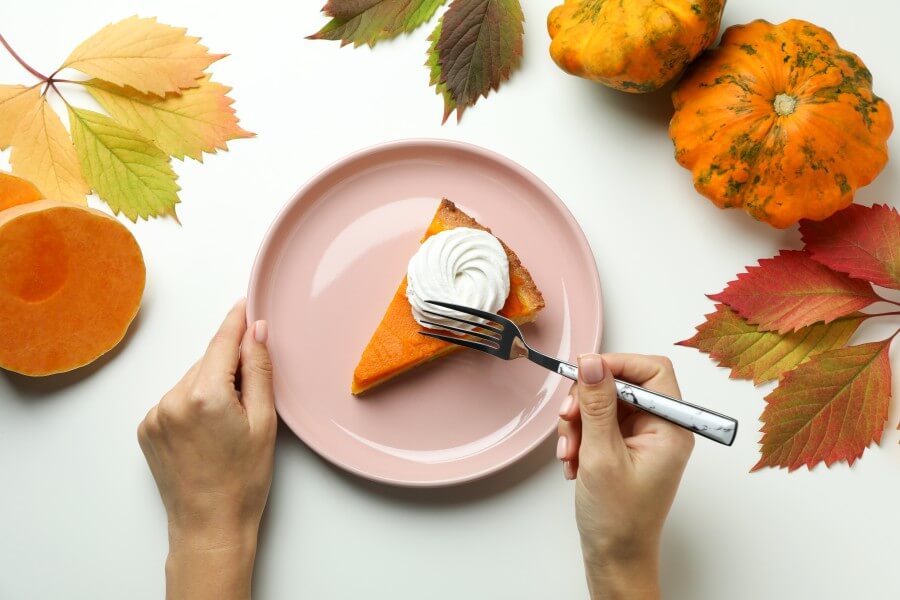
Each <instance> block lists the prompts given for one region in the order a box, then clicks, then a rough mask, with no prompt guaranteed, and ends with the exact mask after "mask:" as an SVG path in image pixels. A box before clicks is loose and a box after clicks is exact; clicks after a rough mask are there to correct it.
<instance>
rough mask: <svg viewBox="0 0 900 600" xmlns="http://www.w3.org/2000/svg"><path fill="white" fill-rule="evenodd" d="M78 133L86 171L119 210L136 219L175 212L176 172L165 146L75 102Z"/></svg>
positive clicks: (74, 132) (75, 130)
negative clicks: (158, 145)
mask: <svg viewBox="0 0 900 600" xmlns="http://www.w3.org/2000/svg"><path fill="white" fill-rule="evenodd" d="M69 125H70V127H71V128H72V139H73V140H74V141H75V149H76V151H77V153H78V160H79V161H80V162H81V168H82V170H83V171H84V176H85V177H86V178H87V180H88V181H89V182H90V184H91V187H93V188H94V189H95V190H96V191H97V195H98V196H100V198H101V199H103V200H104V201H105V202H106V203H107V204H108V205H109V207H110V208H111V209H112V211H113V213H115V214H119V212H120V211H121V212H123V213H125V216H126V217H128V218H129V219H131V220H132V221H137V219H138V217H140V218H142V219H148V218H150V217H158V216H162V215H169V216H172V217H175V218H176V219H177V216H176V215H175V205H176V204H178V203H179V202H180V200H179V199H178V190H179V189H180V188H179V187H178V184H177V183H175V179H176V177H177V176H176V175H175V172H174V171H173V170H172V166H171V165H170V164H169V157H168V155H166V153H165V152H163V151H162V150H160V149H159V148H157V147H156V146H154V145H153V142H151V141H150V140H148V139H147V138H145V137H144V136H142V135H140V134H139V133H137V132H135V131H132V130H130V129H127V128H125V127H122V126H121V125H120V124H118V123H116V122H115V121H113V120H112V119H110V118H109V117H107V116H106V115H101V114H100V113H97V112H94V111H92V110H85V109H83V108H74V107H72V106H69Z"/></svg>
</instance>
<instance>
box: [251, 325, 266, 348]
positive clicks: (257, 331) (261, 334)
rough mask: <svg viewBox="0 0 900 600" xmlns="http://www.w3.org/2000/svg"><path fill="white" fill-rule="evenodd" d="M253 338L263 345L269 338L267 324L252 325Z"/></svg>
mask: <svg viewBox="0 0 900 600" xmlns="http://www.w3.org/2000/svg"><path fill="white" fill-rule="evenodd" d="M253 338H254V339H255V340H256V342H257V343H259V344H265V343H266V340H267V339H268V338H269V324H268V323H266V322H265V321H257V322H256V323H254V324H253Z"/></svg>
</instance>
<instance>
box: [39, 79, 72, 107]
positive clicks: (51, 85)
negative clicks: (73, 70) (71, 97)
mask: <svg viewBox="0 0 900 600" xmlns="http://www.w3.org/2000/svg"><path fill="white" fill-rule="evenodd" d="M57 81H59V80H58V79H53V78H52V77H51V78H50V79H48V80H47V88H48V89H49V88H53V91H54V92H56V95H57V96H59V97H60V99H61V100H62V101H63V102H64V103H65V105H66V106H68V107H69V108H72V105H71V104H69V102H68V100H66V97H65V96H63V95H62V92H60V91H59V88H58V87H56V82H57ZM44 93H45V94H46V93H47V90H44Z"/></svg>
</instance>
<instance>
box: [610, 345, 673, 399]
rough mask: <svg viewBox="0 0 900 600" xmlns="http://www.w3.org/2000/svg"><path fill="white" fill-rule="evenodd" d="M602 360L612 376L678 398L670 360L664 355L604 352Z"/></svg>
mask: <svg viewBox="0 0 900 600" xmlns="http://www.w3.org/2000/svg"><path fill="white" fill-rule="evenodd" d="M603 360H604V362H605V363H606V366H607V367H609V370H610V372H611V373H612V374H613V376H614V377H616V378H618V379H623V380H625V381H628V382H629V383H633V384H635V385H639V386H641V387H645V388H647V389H649V390H653V391H655V392H660V393H663V394H667V395H669V396H675V397H678V398H680V397H681V392H680V391H679V389H678V381H677V380H676V379H675V370H674V368H673V367H672V361H670V360H669V359H668V358H666V357H664V356H645V355H643V354H604V355H603Z"/></svg>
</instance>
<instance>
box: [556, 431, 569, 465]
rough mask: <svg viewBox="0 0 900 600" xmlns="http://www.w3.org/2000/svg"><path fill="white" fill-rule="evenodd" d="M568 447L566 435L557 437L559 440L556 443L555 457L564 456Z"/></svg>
mask: <svg viewBox="0 0 900 600" xmlns="http://www.w3.org/2000/svg"><path fill="white" fill-rule="evenodd" d="M568 447H569V440H567V439H566V436H564V435H562V436H560V437H559V442H557V444H556V458H558V459H559V460H562V459H564V458H565V457H566V450H568Z"/></svg>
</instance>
